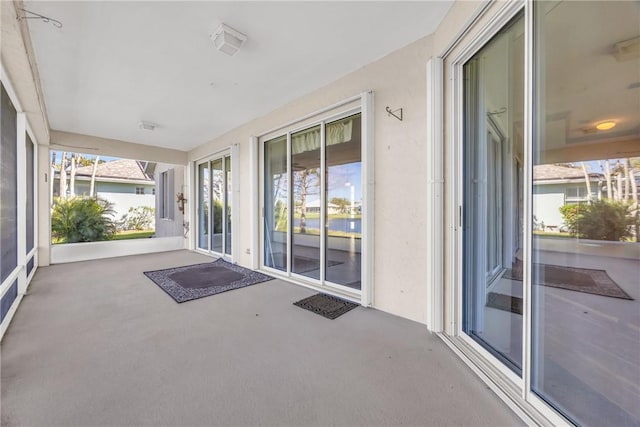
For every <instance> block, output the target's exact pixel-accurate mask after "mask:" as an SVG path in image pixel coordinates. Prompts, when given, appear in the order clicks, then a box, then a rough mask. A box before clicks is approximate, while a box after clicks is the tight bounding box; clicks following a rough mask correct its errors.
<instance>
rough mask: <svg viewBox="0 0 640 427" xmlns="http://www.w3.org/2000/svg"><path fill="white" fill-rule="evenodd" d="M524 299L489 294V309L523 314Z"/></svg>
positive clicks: (493, 293) (495, 293) (494, 293)
mask: <svg viewBox="0 0 640 427" xmlns="http://www.w3.org/2000/svg"><path fill="white" fill-rule="evenodd" d="M522 304H523V302H522V298H519V297H514V296H511V295H505V294H499V293H497V292H489V294H488V295H487V307H491V308H495V309H498V310H502V311H510V312H511V313H515V314H520V315H521V314H522Z"/></svg>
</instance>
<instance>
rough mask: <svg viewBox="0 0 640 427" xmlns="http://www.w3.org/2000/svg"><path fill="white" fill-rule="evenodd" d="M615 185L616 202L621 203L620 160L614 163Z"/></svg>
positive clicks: (622, 197) (622, 195) (622, 196)
mask: <svg viewBox="0 0 640 427" xmlns="http://www.w3.org/2000/svg"><path fill="white" fill-rule="evenodd" d="M616 184H617V187H618V194H617V197H616V201H622V200H624V193H623V192H622V168H621V167H620V160H618V161H617V162H616Z"/></svg>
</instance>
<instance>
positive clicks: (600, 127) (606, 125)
mask: <svg viewBox="0 0 640 427" xmlns="http://www.w3.org/2000/svg"><path fill="white" fill-rule="evenodd" d="M614 127H616V122H614V121H613V120H607V121H605V122H600V123H598V124H597V125H596V129H598V130H609V129H613V128H614Z"/></svg>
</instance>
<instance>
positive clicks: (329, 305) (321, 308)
mask: <svg viewBox="0 0 640 427" xmlns="http://www.w3.org/2000/svg"><path fill="white" fill-rule="evenodd" d="M293 305H297V306H298V307H301V308H304V309H305V310H309V311H313V312H314V313H316V314H319V315H320V316H323V317H326V318H327V319H331V320H333V319H335V318H337V317H340V316H342V315H343V314H345V313H346V312H348V311H351V310H353V309H354V308H356V307H357V306H358V304H355V303H353V302H351V301H346V300H343V299H341V298H338V297H334V296H332V295H327V294H316V295H312V296H310V297H308V298H305V299H302V300H300V301H298V302H294V303H293Z"/></svg>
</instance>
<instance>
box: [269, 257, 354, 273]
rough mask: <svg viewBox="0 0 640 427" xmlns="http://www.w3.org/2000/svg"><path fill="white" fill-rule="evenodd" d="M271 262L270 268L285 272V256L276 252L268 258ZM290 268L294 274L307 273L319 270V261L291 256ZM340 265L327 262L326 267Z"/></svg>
mask: <svg viewBox="0 0 640 427" xmlns="http://www.w3.org/2000/svg"><path fill="white" fill-rule="evenodd" d="M318 256H319V255H318ZM269 258H270V260H271V261H272V263H273V265H272V267H274V268H278V269H282V270H286V267H285V266H286V265H287V254H285V253H282V252H276V253H274V254H271V255H270V256H269ZM291 261H292V264H293V266H292V268H291V272H292V273H296V274H302V273H308V272H310V271H314V270H320V259H319V258H310V257H306V256H302V255H293V256H292V257H291ZM340 264H342V263H341V262H340V261H333V260H327V267H333V266H334V265H340Z"/></svg>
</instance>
